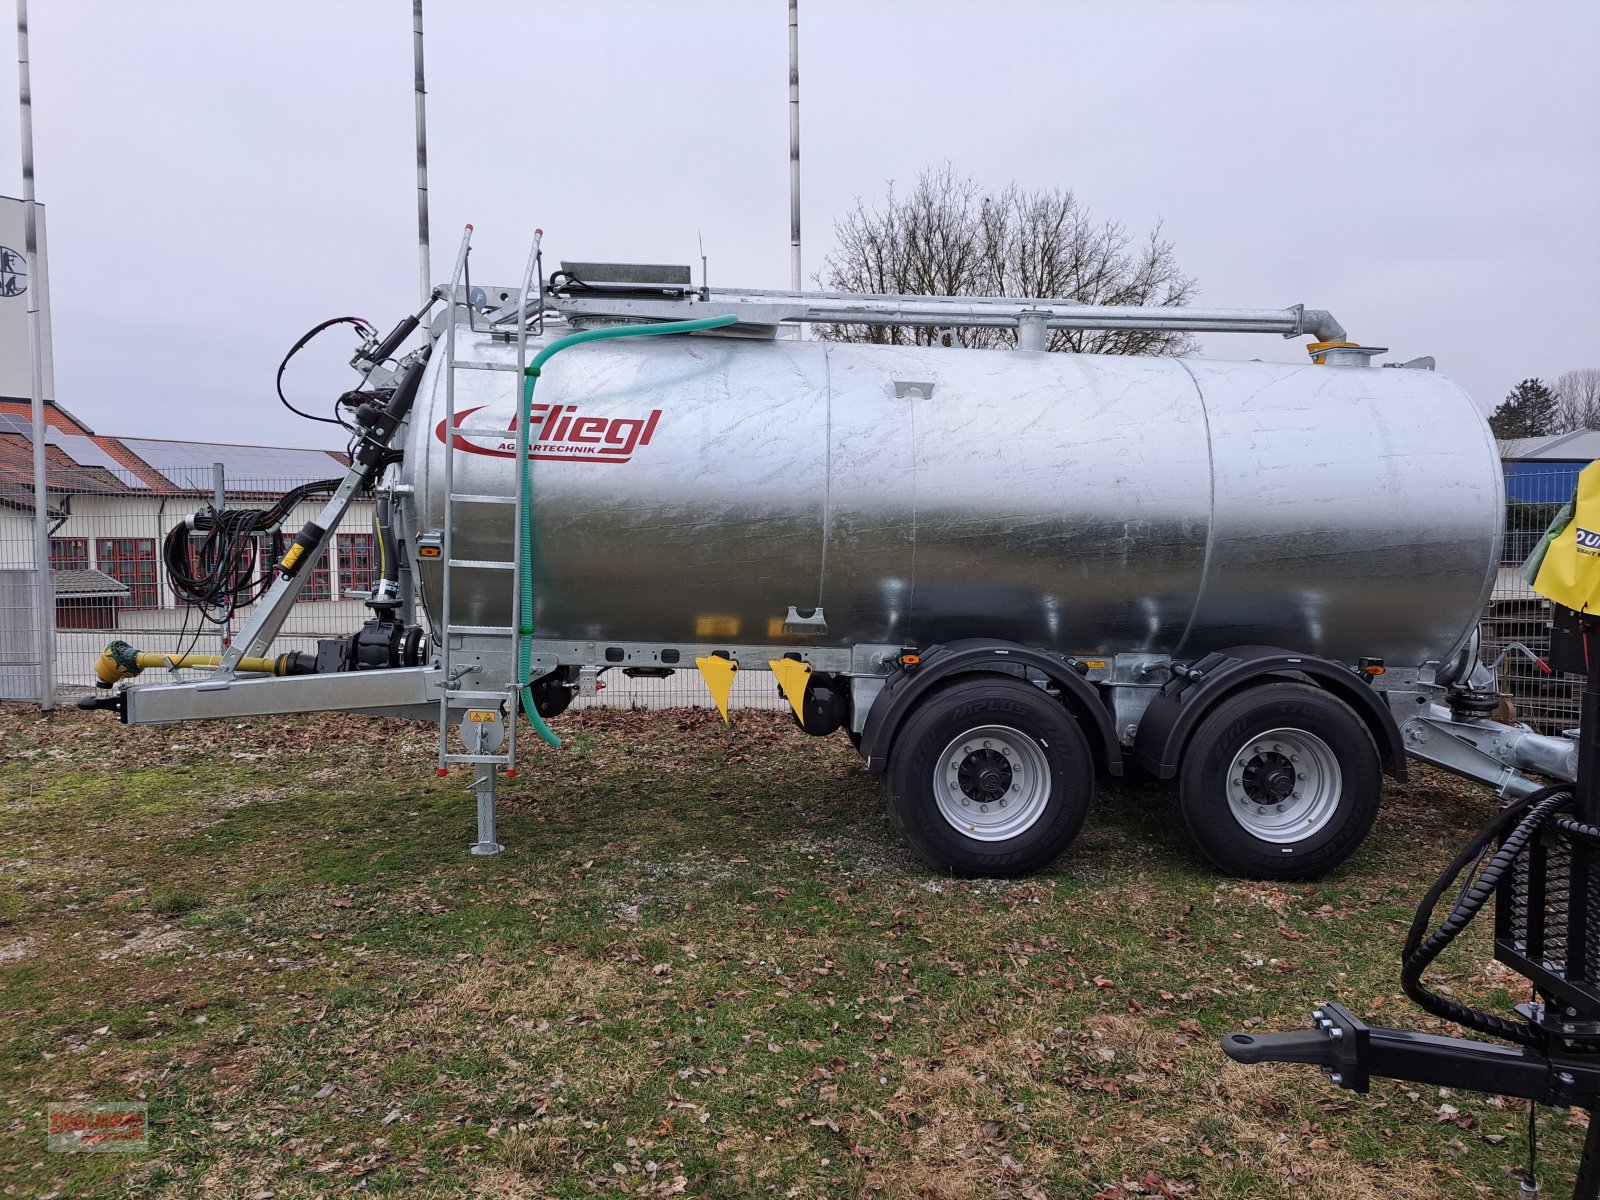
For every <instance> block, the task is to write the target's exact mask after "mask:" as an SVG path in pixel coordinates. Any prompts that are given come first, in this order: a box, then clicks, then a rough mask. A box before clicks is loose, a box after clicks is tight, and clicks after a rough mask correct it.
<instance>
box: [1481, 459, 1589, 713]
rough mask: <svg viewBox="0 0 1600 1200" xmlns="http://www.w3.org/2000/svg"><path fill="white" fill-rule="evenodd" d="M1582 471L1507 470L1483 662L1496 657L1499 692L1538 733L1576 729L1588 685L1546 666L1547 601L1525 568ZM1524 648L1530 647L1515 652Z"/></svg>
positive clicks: (1526, 466)
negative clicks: (1502, 533) (1527, 578)
mask: <svg viewBox="0 0 1600 1200" xmlns="http://www.w3.org/2000/svg"><path fill="white" fill-rule="evenodd" d="M1581 465H1582V464H1552V465H1551V466H1550V467H1549V468H1547V469H1539V468H1537V467H1535V466H1534V464H1531V463H1518V464H1508V469H1507V472H1506V537H1505V544H1504V547H1503V549H1502V551H1501V554H1500V571H1499V575H1498V576H1497V578H1496V580H1495V587H1494V594H1493V596H1492V597H1491V598H1490V601H1489V608H1488V610H1487V611H1486V612H1485V614H1484V619H1483V627H1482V628H1483V656H1484V661H1485V662H1491V663H1492V662H1494V661H1495V660H1496V659H1499V666H1498V668H1497V672H1496V673H1497V674H1498V675H1499V678H1500V690H1501V691H1502V692H1503V693H1504V694H1505V695H1507V696H1509V697H1510V698H1511V701H1512V703H1513V704H1515V705H1516V709H1517V715H1518V716H1519V717H1520V718H1521V719H1522V720H1524V721H1526V722H1527V723H1528V724H1529V725H1532V726H1533V727H1534V728H1535V729H1536V730H1538V731H1539V732H1540V733H1550V734H1555V733H1560V732H1562V731H1563V730H1566V729H1574V728H1576V727H1577V724H1578V705H1579V696H1580V694H1581V693H1582V691H1583V680H1582V679H1581V678H1579V677H1578V676H1576V675H1560V674H1556V673H1553V672H1551V671H1550V670H1549V669H1548V667H1547V666H1546V665H1545V662H1544V659H1545V657H1546V656H1547V655H1548V654H1549V652H1550V602H1549V601H1548V600H1546V599H1545V598H1544V597H1542V596H1539V595H1537V594H1536V593H1535V592H1534V590H1533V589H1532V588H1531V587H1529V586H1528V584H1527V582H1526V581H1525V580H1524V579H1523V578H1522V574H1521V570H1520V568H1521V567H1522V564H1523V562H1524V560H1526V559H1527V557H1528V555H1529V554H1531V553H1532V552H1533V549H1534V547H1535V546H1537V545H1538V544H1539V539H1540V538H1542V537H1543V536H1544V532H1545V530H1546V529H1548V528H1549V527H1550V522H1551V521H1553V520H1554V519H1555V516H1556V513H1557V512H1559V511H1560V509H1561V506H1562V505H1564V504H1565V503H1567V501H1569V500H1571V499H1572V494H1573V489H1574V488H1575V487H1576V486H1577V480H1578V470H1579V468H1580V466H1581ZM1512 466H1514V467H1515V469H1514V470H1513V469H1510V468H1511V467H1512ZM1519 643H1520V645H1521V646H1522V647H1525V649H1518V648H1516V647H1517V645H1518V644H1519ZM1535 656H1537V657H1535Z"/></svg>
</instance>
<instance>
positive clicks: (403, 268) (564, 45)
mask: <svg viewBox="0 0 1600 1200" xmlns="http://www.w3.org/2000/svg"><path fill="white" fill-rule="evenodd" d="M427 21H428V32H427V73H428V88H429V96H428V117H429V149H430V159H431V161H430V178H431V183H432V213H433V228H434V260H433V266H434V275H435V277H436V278H439V279H443V278H444V277H445V276H446V275H447V274H448V272H449V268H450V264H451V261H452V258H453V253H454V249H455V244H456V241H457V239H458V237H459V233H460V228H461V226H462V224H463V223H465V222H469V221H470V222H472V223H473V224H474V225H475V226H476V227H477V233H476V237H475V251H474V255H473V275H474V281H475V282H492V281H495V280H500V281H506V282H510V281H512V280H514V279H515V278H516V277H517V276H518V274H519V273H520V270H521V267H522V263H523V259H524V256H525V254H526V252H527V246H528V241H529V238H530V236H531V234H532V231H533V229H534V227H535V226H541V227H543V229H544V230H545V231H546V238H545V245H546V248H547V251H548V253H547V256H546V260H547V262H550V263H554V262H555V261H556V260H558V259H560V258H562V257H566V258H571V259H591V260H592V259H637V260H644V261H675V262H685V263H687V262H693V261H697V257H698V250H697V244H696V237H697V233H698V232H702V231H703V234H704V238H705V246H706V251H707V253H708V254H709V255H710V259H711V277H712V281H713V282H714V283H723V284H727V285H739V286H750V287H786V286H787V285H788V239H789V221H788V186H789V184H788V112H787V54H788V49H787V18H786V9H785V3H784V0H648V2H647V0H590V2H587V3H571V2H569V3H562V4H556V3H542V2H541V3H508V2H502V3H488V2H479V0H428V5H427ZM32 38H33V46H32V59H33V84H34V106H35V107H34V111H35V143H36V154H37V175H38V194H39V199H40V200H41V201H42V202H44V203H46V204H47V205H48V210H49V219H50V247H49V250H50V275H51V289H52V302H53V305H54V314H53V315H54V325H55V354H56V380H57V392H58V398H59V400H60V402H61V403H62V404H63V405H64V406H65V407H67V408H68V409H70V410H71V411H73V412H74V413H76V414H77V415H78V416H80V417H81V418H82V419H83V420H85V421H87V422H88V423H89V424H90V425H92V426H93V427H94V428H95V429H96V431H97V432H101V433H112V434H122V435H130V436H139V435H144V436H159V437H194V438H199V439H209V440H231V441H245V442H261V443H270V444H284V445H330V444H332V442H333V440H334V439H330V438H329V437H328V436H327V435H326V434H324V433H323V432H322V430H324V429H326V428H327V427H325V426H314V425H310V424H308V423H306V422H303V421H300V420H298V419H297V418H295V417H293V416H291V415H289V414H287V413H285V412H283V410H281V409H280V408H279V407H278V405H277V403H276V401H275V400H274V399H273V396H272V376H273V372H274V370H275V368H276V366H277V363H278V360H279V358H280V357H281V356H282V354H283V352H284V351H285V350H286V349H287V348H288V346H289V345H290V344H291V343H292V342H293V341H294V340H295V338H297V337H298V336H299V335H300V333H301V332H303V331H304V330H305V329H307V328H309V327H310V326H311V325H312V324H314V323H316V322H317V321H319V320H321V319H323V318H324V317H328V316H333V315H338V314H344V313H354V314H358V315H361V316H365V317H368V318H370V319H372V320H373V321H375V322H376V323H378V324H379V325H381V326H384V327H387V326H388V325H390V324H391V323H392V322H393V321H394V320H395V319H397V318H398V317H399V316H400V315H401V314H402V313H403V312H404V311H406V310H407V309H408V308H410V307H412V306H413V305H414V303H415V299H416V292H417V289H418V283H417V256H416V243H415V239H416V228H415V190H414V189H415V174H414V157H413V147H412V137H413V133H412V115H413V114H412V92H411V83H412V74H411V6H410V4H408V3H406V2H405V0H385V2H383V3H377V2H357V0H339V2H338V3H331V2H329V0H320V2H317V3H301V2H297V0H273V2H272V3H266V2H260V3H253V2H247V0H229V2H228V3H226V4H218V3H214V2H211V0H206V2H192V3H191V2H188V0H183V2H180V0H140V2H139V3H136V4H133V3H121V2H114V0H34V3H33V5H32ZM800 66H801V70H800V75H801V124H802V161H803V177H804V178H803V184H804V189H803V190H804V232H805V269H806V274H807V276H808V277H809V276H810V275H811V274H812V273H813V272H815V271H816V270H818V269H819V268H820V266H821V264H822V259H823V256H824V255H825V253H826V252H827V250H828V249H829V248H830V245H831V241H832V237H831V234H832V229H831V226H832V222H833V219H834V218H835V217H836V216H837V215H839V214H840V213H842V212H843V211H844V210H846V209H847V208H848V207H850V205H851V204H852V203H853V200H854V197H856V196H857V195H860V196H864V197H867V198H869V199H870V198H873V197H877V196H881V194H882V192H883V189H884V185H885V181H886V180H890V179H893V180H897V181H900V182H901V183H905V182H907V181H909V180H911V179H912V178H914V176H915V175H916V173H917V171H918V170H919V169H921V168H922V167H924V166H925V165H927V164H930V163H938V162H943V161H945V160H949V161H950V162H951V163H953V164H954V165H955V167H956V168H957V169H958V170H959V171H962V172H965V173H968V174H970V175H972V176H974V177H976V178H977V179H978V180H979V181H980V182H981V183H983V184H985V185H993V186H995V187H1000V186H1003V185H1004V184H1005V183H1006V182H1008V181H1010V180H1016V181H1017V182H1019V183H1021V184H1022V185H1023V186H1025V187H1030V188H1033V187H1047V186H1052V185H1060V186H1063V187H1068V188H1071V189H1072V190H1073V191H1075V192H1076V193H1077V195H1078V196H1079V198H1080V199H1081V200H1082V201H1083V202H1084V203H1085V204H1087V205H1088V206H1089V207H1090V209H1091V210H1092V211H1093V212H1094V213H1095V214H1096V215H1099V216H1103V217H1111V218H1115V219H1117V220H1120V221H1122V222H1125V223H1126V224H1127V225H1128V226H1129V228H1130V229H1132V230H1134V231H1143V230H1145V229H1148V228H1149V227H1150V226H1151V225H1152V224H1154V223H1155V222H1156V221H1157V220H1162V221H1164V222H1165V230H1166V234H1167V236H1168V237H1170V239H1171V240H1172V241H1173V243H1174V244H1175V246H1176V250H1177V255H1178V258H1179V261H1180V263H1181V264H1182V266H1183V267H1184V268H1186V269H1187V270H1188V271H1189V272H1191V273H1192V274H1194V275H1195V276H1197V277H1198V280H1199V285H1200V294H1199V296H1198V297H1197V301H1196V302H1197V303H1199V304H1203V305H1208V306H1210V305H1242V306H1258V307H1262V306H1264V307H1277V306H1282V305H1288V304H1293V303H1296V302H1303V303H1305V304H1307V305H1309V306H1311V307H1317V308H1327V309H1331V310H1332V311H1333V312H1334V314H1335V315H1336V316H1337V317H1338V318H1339V319H1340V320H1341V321H1342V322H1343V324H1344V325H1345V327H1346V329H1347V330H1348V331H1349V333H1350V336H1351V337H1352V338H1353V339H1354V340H1356V341H1359V342H1363V343H1365V344H1369V345H1385V346H1389V347H1392V348H1393V351H1394V354H1395V356H1397V357H1399V358H1409V357H1412V356H1415V355H1419V354H1433V355H1435V356H1436V357H1437V358H1438V361H1439V368H1440V370H1441V371H1443V372H1445V373H1447V374H1449V375H1451V376H1453V377H1454V378H1456V379H1457V380H1459V381H1460V382H1461V383H1463V384H1464V385H1465V386H1466V387H1467V388H1468V390H1469V391H1471V392H1472V394H1473V395H1474V396H1475V397H1476V398H1477V400H1478V402H1479V403H1480V404H1481V405H1482V406H1483V407H1484V408H1485V409H1488V408H1492V407H1493V406H1494V404H1496V403H1498V401H1499V400H1500V399H1501V398H1503V396H1504V395H1505V393H1506V391H1507V390H1508V389H1510V388H1511V387H1512V385H1514V384H1515V383H1516V382H1517V381H1518V380H1520V379H1523V378H1525V377H1527V376H1532V375H1538V376H1543V377H1544V378H1545V379H1547V380H1552V379H1553V378H1554V377H1555V376H1557V375H1559V374H1560V373H1561V372H1563V371H1567V370H1572V369H1574V368H1578V367H1586V366H1600V286H1597V285H1600V4H1596V3H1594V2H1593V0H1545V2H1538V0H1515V2H1506V3H1476V4H1475V3H1466V2H1463V0H1451V2H1449V3H1424V2H1421V0H1386V2H1385V3H1379V4H1356V3H1341V2H1339V0H1324V2H1322V3H1317V4H1307V3H1298V2H1293V3H1291V2H1290V0H1241V2H1238V3H1211V2H1202V0H1189V2H1185V3H1179V2H1177V0H1172V2H1166V3H1162V2H1156V0H1147V2H1143V3H1141V2H1130V0H1116V2H1112V0H1101V2H1098V3H1087V2H1085V3H1076V2H1072V0H1035V2H1027V0H1013V2H1005V0H982V2H978V0H967V2H958V0H945V2H934V0H801V64H800ZM15 70H16V68H15V62H14V60H10V61H7V62H6V63H4V64H0V86H3V87H4V88H5V89H6V90H5V94H6V95H9V96H11V97H14V96H15V95H16V78H15ZM11 103H12V102H11V101H5V102H0V108H6V107H9V106H10V104H11ZM13 111H14V109H13ZM18 141H19V139H18V133H17V123H16V121H15V119H14V117H13V118H12V119H9V120H7V121H4V122H0V193H5V194H10V195H20V193H21V176H20V167H19V160H18ZM1299 344H1300V343H1299V342H1295V343H1286V342H1284V341H1282V340H1281V339H1278V338H1264V337H1240V336H1234V337H1228V336H1223V335H1219V336H1216V337H1212V338H1210V339H1208V340H1207V353H1209V354H1211V355H1215V356H1219V357H1221V356H1232V357H1240V358H1251V357H1263V358H1279V359H1284V360H1288V361H1294V360H1298V359H1300V358H1301V351H1300V350H1299V349H1298V346H1299ZM348 350H349V342H348V341H347V340H346V339H345V337H344V335H343V334H338V335H334V338H333V341H332V344H331V345H330V347H329V348H328V349H327V350H326V352H325V353H323V354H322V355H321V356H319V357H318V358H316V359H314V360H311V361H308V362H307V363H306V364H305V366H304V368H303V369H302V370H301V371H299V372H297V373H295V374H294V375H293V378H292V379H291V381H290V387H291V389H292V391H293V396H292V398H294V397H298V398H300V399H301V400H302V401H303V402H304V403H306V404H314V405H315V406H316V407H317V408H318V410H321V409H322V408H323V407H324V406H325V404H326V403H328V402H329V400H331V397H332V396H333V395H335V394H336V393H337V392H338V391H341V390H343V389H344V388H346V387H347V386H350V385H352V384H353V383H354V382H355V380H356V377H355V376H354V375H353V374H351V373H350V372H348V371H347V370H342V369H336V367H335V364H338V363H342V361H343V360H344V358H346V357H347V356H348ZM336 432H337V431H336Z"/></svg>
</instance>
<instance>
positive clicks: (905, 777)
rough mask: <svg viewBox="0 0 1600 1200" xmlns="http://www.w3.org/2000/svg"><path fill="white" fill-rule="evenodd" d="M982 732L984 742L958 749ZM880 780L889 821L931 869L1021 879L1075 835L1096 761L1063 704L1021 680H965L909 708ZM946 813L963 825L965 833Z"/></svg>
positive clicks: (979, 739)
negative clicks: (945, 795) (945, 792)
mask: <svg viewBox="0 0 1600 1200" xmlns="http://www.w3.org/2000/svg"><path fill="white" fill-rule="evenodd" d="M985 730H988V731H992V732H991V735H990V736H989V737H988V738H984V737H982V736H979V737H977V739H976V741H975V742H974V744H973V745H972V746H971V747H966V746H960V745H958V743H959V742H960V741H961V739H962V738H963V737H964V736H966V735H968V734H981V732H982V731H985ZM981 742H986V743H987V745H981V744H978V743H981ZM884 783H885V786H886V791H887V795H888V803H889V815H890V816H891V817H892V818H893V819H894V823H895V825H896V826H897V827H898V828H899V830H900V832H901V833H902V834H903V835H904V837H905V839H906V841H907V842H908V843H909V844H910V846H911V848H912V849H913V850H915V851H916V852H917V853H918V854H919V855H921V856H922V859H923V861H925V862H926V863H927V864H928V865H929V866H930V867H932V868H933V869H934V870H936V871H939V872H941V873H944V874H949V875H996V876H1007V875H1023V874H1026V873H1027V872H1029V871H1037V870H1038V869H1039V868H1041V867H1044V866H1047V865H1048V864H1049V863H1051V862H1052V861H1054V860H1055V858H1056V857H1057V856H1058V855H1060V853H1061V852H1062V851H1063V850H1065V849H1066V848H1067V847H1068V846H1069V845H1070V844H1071V843H1072V840H1073V839H1074V838H1075V837H1077V836H1078V830H1080V829H1081V828H1082V827H1083V821H1084V818H1085V817H1086V816H1087V815H1088V813H1089V797H1090V793H1091V792H1092V790H1093V788H1094V760H1093V758H1092V756H1091V754H1090V752H1089V742H1088V739H1086V738H1085V737H1084V736H1083V731H1082V730H1081V729H1079V728H1078V725H1077V722H1076V721H1074V720H1073V719H1072V717H1071V716H1070V715H1069V714H1068V713H1067V711H1066V709H1065V708H1063V707H1062V705H1061V703H1060V701H1058V700H1056V699H1054V698H1053V697H1051V696H1050V695H1048V694H1047V693H1045V692H1044V691H1042V690H1041V689H1039V688H1037V687H1034V686H1033V685H1032V684H1030V683H1025V682H1023V681H1022V680H1020V679H1011V678H1006V677H1003V676H997V675H968V676H964V677H962V678H961V679H959V680H956V681H953V682H951V683H949V684H946V685H945V686H944V687H942V688H940V689H938V690H937V691H934V692H931V693H929V695H927V696H926V697H924V698H923V700H922V701H921V702H920V703H919V704H918V705H917V707H916V708H915V709H913V710H912V712H911V715H910V716H909V717H908V718H907V719H906V722H905V724H904V725H902V726H901V727H900V730H899V734H898V736H897V737H896V738H895V741H894V745H893V746H892V747H891V748H890V752H889V769H888V771H887V772H886V773H885V776H884ZM950 785H954V786H953V787H951V788H950V790H951V798H950V799H949V800H947V801H944V802H941V799H940V793H938V792H936V788H940V787H949V786H950ZM962 801H965V803H964V804H962V803H961V802H962ZM958 805H960V807H958ZM1013 806H1014V807H1013ZM946 807H948V808H949V809H951V810H953V813H960V814H961V819H963V820H965V821H967V824H968V827H967V830H966V831H963V830H962V829H958V828H957V826H956V824H955V820H956V818H955V816H954V815H951V816H946V814H945V811H944V809H945V808H946ZM979 809H981V810H982V811H981V812H979V811H978V810H979ZM979 822H982V824H981V825H980V824H979ZM980 829H981V830H982V832H981V833H978V831H979V830H980ZM975 835H976V836H975Z"/></svg>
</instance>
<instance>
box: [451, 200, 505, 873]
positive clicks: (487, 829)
mask: <svg viewBox="0 0 1600 1200" xmlns="http://www.w3.org/2000/svg"><path fill="white" fill-rule="evenodd" d="M471 243H472V226H471V225H468V226H467V227H466V230H465V231H464V232H463V233H462V236H461V248H460V250H459V252H458V253H457V255H456V265H455V270H454V271H453V272H452V273H451V276H450V286H449V295H448V296H447V298H446V302H447V304H448V308H447V310H446V311H447V317H446V324H445V363H444V388H445V391H444V394H445V430H446V433H447V438H446V442H445V455H444V516H443V521H442V528H441V530H440V534H441V539H440V540H441V545H440V555H441V557H442V559H443V566H444V570H443V586H442V587H441V589H440V597H439V630H438V633H439V665H440V669H441V674H442V676H443V678H444V687H443V690H442V691H441V692H440V695H439V773H440V774H441V775H444V774H447V773H448V770H449V768H450V767H451V766H452V765H455V764H463V765H466V764H470V765H471V766H472V768H473V784H472V788H473V790H474V791H476V792H477V796H478V841H477V843H476V844H474V845H473V847H472V853H474V854H480V855H483V854H497V853H499V851H500V850H501V846H500V844H499V843H498V842H497V841H496V840H495V829H494V790H495V777H496V773H497V772H498V770H499V768H501V767H504V768H505V769H506V772H507V774H508V775H514V774H515V773H516V769H517V717H518V709H517V705H518V690H517V688H516V686H515V683H514V682H513V683H512V684H508V685H507V686H506V687H504V688H501V689H498V690H495V689H484V688H470V687H468V688H463V687H460V686H458V685H459V684H460V683H461V681H462V680H463V679H464V678H465V677H466V676H467V675H468V674H470V673H471V672H472V668H471V667H469V666H465V665H462V664H459V663H458V662H456V661H455V660H454V656H455V654H456V653H458V652H459V650H458V642H459V640H460V639H462V638H465V637H471V638H473V639H474V640H475V641H476V642H478V644H479V645H481V644H482V643H483V640H484V639H490V640H491V642H493V641H500V640H503V642H504V645H505V652H506V657H507V660H508V661H509V662H511V663H513V664H514V663H515V661H516V636H517V622H518V611H517V610H518V603H517V601H518V592H519V589H518V588H517V586H516V579H517V547H519V546H520V545H521V544H522V530H521V527H520V512H519V514H518V517H519V520H518V522H517V523H516V527H515V528H514V531H513V535H512V546H511V557H510V558H509V559H465V558H457V557H456V556H455V531H456V520H457V515H456V505H457V504H468V505H473V506H476V505H482V504H511V505H516V497H515V496H509V497H508V496H494V495H479V494H477V493H468V492H458V491H456V484H455V445H454V438H455V430H456V404H455V383H456V371H457V370H458V362H457V358H456V323H457V317H458V311H457V310H458V308H459V306H460V303H461V301H462V299H463V295H462V278H463V275H464V273H465V271H466V266H467V256H468V254H469V253H470V252H471ZM467 299H468V304H469V308H470V298H467ZM517 378H518V381H519V383H520V381H521V373H520V372H519V373H518V376H517ZM463 569H466V570H499V571H505V572H506V573H507V576H508V578H509V579H510V580H511V587H512V615H511V624H510V625H508V626H494V625H461V624H458V623H457V622H456V621H455V619H454V612H453V609H452V601H453V591H454V588H453V576H454V574H455V572H456V571H458V570H463ZM489 713H493V718H492V719H490V718H489V716H488V714H489ZM452 719H454V720H455V721H457V722H458V723H459V727H460V737H461V742H462V745H463V747H464V749H462V750H457V749H456V748H454V747H453V746H452V745H451V744H450V726H451V723H452Z"/></svg>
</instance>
